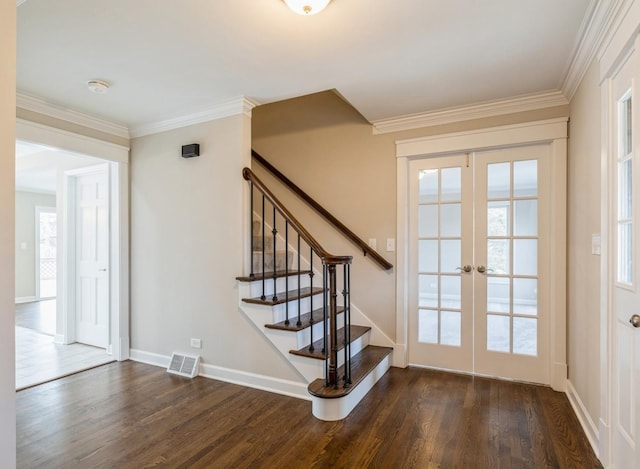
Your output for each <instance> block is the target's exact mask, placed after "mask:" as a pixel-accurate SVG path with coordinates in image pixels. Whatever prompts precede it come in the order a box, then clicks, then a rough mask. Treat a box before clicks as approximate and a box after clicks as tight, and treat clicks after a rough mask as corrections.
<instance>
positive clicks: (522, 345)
mask: <svg viewBox="0 0 640 469" xmlns="http://www.w3.org/2000/svg"><path fill="white" fill-rule="evenodd" d="M513 353H519V354H521V355H537V353H538V320H537V319H535V318H513Z"/></svg>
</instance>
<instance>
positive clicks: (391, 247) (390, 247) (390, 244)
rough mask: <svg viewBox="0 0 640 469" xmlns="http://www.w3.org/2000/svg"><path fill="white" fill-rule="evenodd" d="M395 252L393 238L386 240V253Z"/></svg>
mask: <svg viewBox="0 0 640 469" xmlns="http://www.w3.org/2000/svg"><path fill="white" fill-rule="evenodd" d="M395 250H396V240H395V238H387V252H392V251H395Z"/></svg>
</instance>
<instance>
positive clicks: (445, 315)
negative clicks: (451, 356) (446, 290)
mask: <svg viewBox="0 0 640 469" xmlns="http://www.w3.org/2000/svg"><path fill="white" fill-rule="evenodd" d="M441 319H442V324H441V329H440V343H441V344H443V345H455V346H458V347H459V346H460V344H461V343H462V342H461V326H462V323H461V314H460V312H459V311H442V313H441Z"/></svg>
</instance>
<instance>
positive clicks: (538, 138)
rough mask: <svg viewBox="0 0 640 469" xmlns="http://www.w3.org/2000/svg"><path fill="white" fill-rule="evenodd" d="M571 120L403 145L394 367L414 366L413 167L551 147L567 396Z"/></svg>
mask: <svg viewBox="0 0 640 469" xmlns="http://www.w3.org/2000/svg"><path fill="white" fill-rule="evenodd" d="M567 121H568V119H567V118H559V119H549V120H544V121H536V122H528V123H524V124H515V125H507V126H501V127H492V128H487V129H479V130H472V131H467V132H456V133H450V134H444V135H436V136H432V137H423V138H415V139H409V140H399V141H397V142H396V158H397V166H396V171H397V191H398V193H397V204H398V205H397V238H398V239H397V241H398V242H397V252H398V257H397V275H396V282H397V284H396V291H397V298H396V347H395V350H394V354H393V355H394V363H393V365H394V366H400V367H406V366H407V365H408V349H407V347H408V323H409V321H408V314H409V311H408V305H409V301H408V300H409V297H408V295H409V291H408V285H409V271H408V269H409V262H408V261H409V229H408V222H409V213H408V209H409V203H408V202H409V192H408V191H409V181H408V177H409V161H410V160H411V159H416V158H429V157H438V156H445V155H448V154H451V153H462V152H472V151H480V150H487V149H496V148H505V147H509V146H514V145H523V144H531V143H544V142H546V143H548V144H549V145H550V148H551V162H550V174H549V177H550V185H551V194H550V197H551V200H552V201H553V203H552V204H551V207H550V226H551V231H550V240H549V247H550V257H551V258H552V259H555V261H556V262H555V263H554V265H553V266H552V268H551V269H550V275H549V279H548V282H549V294H550V302H549V304H550V329H551V330H550V331H549V342H550V348H551V350H550V368H551V369H550V370H549V376H550V377H551V380H550V381H551V382H550V384H551V387H552V388H553V389H555V390H556V391H565V390H566V385H567V350H566V192H567V190H566V174H567Z"/></svg>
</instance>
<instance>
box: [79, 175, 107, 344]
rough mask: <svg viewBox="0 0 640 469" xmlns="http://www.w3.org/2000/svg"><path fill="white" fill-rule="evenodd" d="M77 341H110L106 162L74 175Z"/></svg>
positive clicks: (99, 342)
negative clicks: (87, 171) (93, 168)
mask: <svg viewBox="0 0 640 469" xmlns="http://www.w3.org/2000/svg"><path fill="white" fill-rule="evenodd" d="M75 182H76V184H75V186H76V213H75V220H76V273H77V274H76V341H77V342H82V343H84V344H88V345H94V346H96V347H101V348H106V347H107V345H108V342H109V271H108V269H109V173H108V169H107V168H106V166H100V167H99V169H96V171H91V172H89V173H85V174H81V175H78V176H76V178H75Z"/></svg>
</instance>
